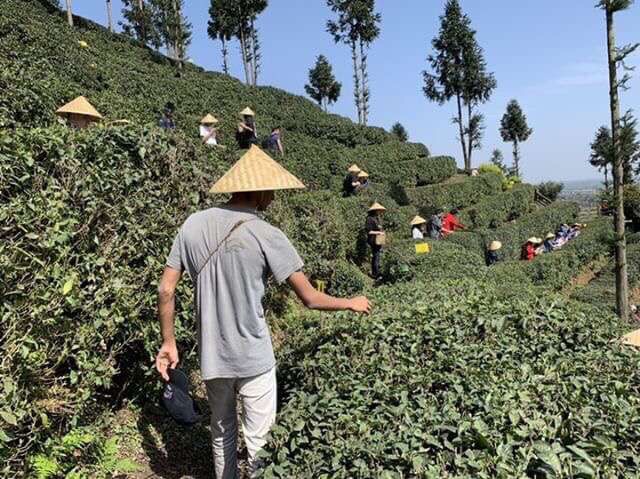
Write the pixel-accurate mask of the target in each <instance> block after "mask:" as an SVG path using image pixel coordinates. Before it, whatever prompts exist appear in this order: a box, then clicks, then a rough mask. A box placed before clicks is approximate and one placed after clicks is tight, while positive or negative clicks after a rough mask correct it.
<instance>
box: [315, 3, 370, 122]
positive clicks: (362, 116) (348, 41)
mask: <svg viewBox="0 0 640 479" xmlns="http://www.w3.org/2000/svg"><path fill="white" fill-rule="evenodd" d="M327 5H328V6H329V8H331V11H332V12H334V13H337V14H338V18H337V19H336V20H329V21H328V22H327V31H328V32H329V33H330V34H331V35H332V36H333V40H334V41H335V42H336V43H344V44H345V45H348V46H349V48H350V49H351V61H352V62H353V83H354V92H353V95H354V100H355V104H356V110H357V113H358V123H359V124H361V125H366V124H367V121H368V116H369V102H370V99H371V92H370V90H369V73H368V70H367V60H368V54H367V51H368V50H369V47H370V46H371V43H373V41H374V40H375V39H376V38H378V35H380V27H379V26H378V24H379V23H380V21H381V20H382V16H381V15H380V14H379V13H375V0H327Z"/></svg>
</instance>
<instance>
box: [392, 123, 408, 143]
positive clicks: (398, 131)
mask: <svg viewBox="0 0 640 479" xmlns="http://www.w3.org/2000/svg"><path fill="white" fill-rule="evenodd" d="M391 133H392V134H393V135H395V136H396V137H398V140H399V141H402V142H405V141H407V140H408V139H409V133H407V129H406V128H405V127H404V126H402V123H400V122H399V121H397V122H395V123H394V124H393V126H392V127H391Z"/></svg>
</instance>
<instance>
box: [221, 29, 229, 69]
mask: <svg viewBox="0 0 640 479" xmlns="http://www.w3.org/2000/svg"><path fill="white" fill-rule="evenodd" d="M220 40H221V42H222V71H223V72H224V73H225V75H228V74H229V50H228V48H227V41H226V40H225V39H224V36H223V37H222V38H221V39H220Z"/></svg>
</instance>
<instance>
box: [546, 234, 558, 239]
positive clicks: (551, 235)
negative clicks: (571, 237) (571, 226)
mask: <svg viewBox="0 0 640 479" xmlns="http://www.w3.org/2000/svg"><path fill="white" fill-rule="evenodd" d="M555 237H556V235H554V234H553V233H547V236H545V239H553V238H555Z"/></svg>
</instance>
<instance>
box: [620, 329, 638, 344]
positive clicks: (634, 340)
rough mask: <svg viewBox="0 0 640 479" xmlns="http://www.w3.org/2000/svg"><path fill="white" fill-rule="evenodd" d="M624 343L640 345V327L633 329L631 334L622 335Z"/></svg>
mask: <svg viewBox="0 0 640 479" xmlns="http://www.w3.org/2000/svg"><path fill="white" fill-rule="evenodd" d="M622 344H628V345H629V346H636V347H640V329H636V330H635V331H631V332H630V333H629V334H625V335H624V336H622Z"/></svg>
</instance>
